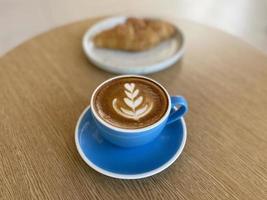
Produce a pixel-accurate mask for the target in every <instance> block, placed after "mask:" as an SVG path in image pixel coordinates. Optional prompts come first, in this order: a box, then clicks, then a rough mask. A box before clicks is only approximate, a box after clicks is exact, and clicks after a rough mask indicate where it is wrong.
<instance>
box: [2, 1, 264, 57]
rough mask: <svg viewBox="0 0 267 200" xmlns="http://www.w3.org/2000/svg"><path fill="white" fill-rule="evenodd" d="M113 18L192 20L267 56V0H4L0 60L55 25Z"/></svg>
mask: <svg viewBox="0 0 267 200" xmlns="http://www.w3.org/2000/svg"><path fill="white" fill-rule="evenodd" d="M111 14H127V15H131V14H135V15H139V14H141V15H144V14H145V15H152V16H155V15H156V16H168V17H174V18H185V19H190V20H193V21H196V22H199V23H202V24H207V25H210V26H213V27H217V28H219V29H221V30H224V31H226V32H228V33H231V34H233V35H235V36H238V37H240V38H242V39H243V40H245V41H247V42H248V43H250V44H252V45H253V46H255V47H256V48H258V49H261V50H262V51H264V52H265V53H267V0H235V1H232V0H202V1H198V0H142V1H131V0H98V1H95V0H45V1H44V0H0V27H1V31H0V56H1V55H3V54H5V53H6V52H7V51H9V50H11V49H12V48H14V47H15V46H17V45H18V44H20V43H22V42H23V41H25V40H27V39H29V38H31V37H33V36H35V35H37V34H39V33H42V32H44V31H47V30H49V29H52V28H53V27H56V26H60V25H63V24H66V23H70V22H73V21H77V20H80V19H84V18H88V17H93V16H102V15H111Z"/></svg>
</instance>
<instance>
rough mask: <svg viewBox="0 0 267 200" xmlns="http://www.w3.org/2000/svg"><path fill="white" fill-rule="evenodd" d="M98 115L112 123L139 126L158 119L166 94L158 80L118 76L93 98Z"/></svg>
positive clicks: (129, 126) (166, 103)
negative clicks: (156, 81)
mask: <svg viewBox="0 0 267 200" xmlns="http://www.w3.org/2000/svg"><path fill="white" fill-rule="evenodd" d="M93 98H94V99H93V105H92V106H93V107H94V110H95V111H96V113H97V115H98V116H99V117H100V118H101V119H102V120H104V121H105V122H107V123H109V124H110V125H112V126H115V127H118V128H123V129H139V128H144V127H147V126H150V125H152V124H154V123H156V122H157V121H159V120H160V119H161V118H162V117H163V116H164V114H165V113H166V112H167V109H168V106H169V105H168V104H169V102H168V96H167V94H166V92H165V91H164V90H163V89H162V87H161V86H160V85H158V84H157V83H155V82H153V81H151V80H148V79H145V78H142V77H134V76H133V77H121V78H117V79H113V80H111V81H109V82H106V83H104V84H103V85H102V86H100V88H98V90H97V91H96V93H95V95H94V97H93Z"/></svg>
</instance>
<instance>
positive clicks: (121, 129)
mask: <svg viewBox="0 0 267 200" xmlns="http://www.w3.org/2000/svg"><path fill="white" fill-rule="evenodd" d="M126 77H137V78H143V79H146V80H149V81H151V82H153V83H155V84H157V85H158V86H159V87H160V88H161V89H162V90H163V91H164V92H165V94H166V96H167V98H168V108H167V110H166V112H165V114H164V115H163V116H162V117H161V118H160V120H158V121H157V122H156V123H154V124H151V125H149V126H146V127H143V128H136V129H125V128H119V127H116V126H113V125H111V124H109V123H108V122H105V121H104V120H103V119H102V118H101V117H100V116H98V113H97V112H96V111H95V108H94V102H93V100H94V97H95V94H96V92H97V91H98V90H99V88H101V87H102V86H103V85H104V84H106V83H108V82H110V81H112V80H115V79H119V78H126ZM90 105H91V111H92V114H93V116H94V118H95V119H96V120H97V121H98V122H100V123H101V124H102V125H104V126H106V127H108V128H109V129H112V130H114V131H118V132H124V133H138V132H144V131H148V130H151V129H153V128H155V127H157V126H158V125H160V124H161V123H162V122H163V121H165V120H166V118H168V116H169V113H170V110H171V98H170V95H169V93H168V91H167V90H166V89H165V87H163V86H162V85H161V84H160V83H158V82H157V81H155V80H153V79H151V78H148V77H146V76H141V75H135V74H128V75H119V76H115V77H112V78H109V79H107V80H106V81H104V82H102V83H101V84H100V85H98V86H97V87H96V89H95V90H94V92H93V94H92V96H91V100H90Z"/></svg>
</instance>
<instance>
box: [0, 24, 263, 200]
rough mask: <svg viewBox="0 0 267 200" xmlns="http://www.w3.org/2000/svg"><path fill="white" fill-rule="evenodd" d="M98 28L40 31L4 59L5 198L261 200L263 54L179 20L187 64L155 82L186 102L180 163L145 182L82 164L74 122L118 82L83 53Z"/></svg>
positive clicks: (1, 190)
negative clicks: (99, 91) (93, 98)
mask: <svg viewBox="0 0 267 200" xmlns="http://www.w3.org/2000/svg"><path fill="white" fill-rule="evenodd" d="M97 20H98V19H90V20H86V21H82V22H78V23H74V24H71V25H67V26H64V27H60V28H57V29H54V30H52V31H50V32H47V33H44V34H42V35H40V36H37V37H35V38H33V39H31V40H29V41H27V42H25V43H24V44H22V45H20V46H18V47H17V48H15V49H14V50H13V51H11V52H9V53H8V54H6V55H5V56H4V57H2V58H1V59H0V105H1V107H0V127H1V131H0V156H1V159H0V199H71V200H73V199H109V200H110V199H138V200H140V199H190V200H194V199H197V200H199V199H242V200H243V199H254V200H256V199H259V200H262V199H265V198H266V197H267V56H266V55H264V54H263V53H261V52H260V51H258V50H256V49H254V48H253V47H251V46H249V45H248V44H246V43H244V42H242V41H240V40H239V39H237V38H235V37H233V36H230V35H228V34H225V33H223V32H221V31H218V30H215V29H213V28H209V27H206V26H202V25H198V24H196V23H192V22H188V21H182V20H177V24H178V25H179V26H180V27H181V29H182V30H183V31H184V33H185V36H186V54H185V57H184V59H183V60H182V61H181V62H179V63H177V64H176V65H175V66H173V67H171V68H169V69H167V70H165V71H161V72H159V73H156V74H152V75H150V77H152V78H154V79H156V80H158V81H159V82H160V83H162V84H163V85H164V86H166V88H167V89H168V90H169V92H170V93H171V94H180V95H183V96H185V97H186V98H187V99H188V101H189V106H190V111H189V113H188V115H187V116H186V118H185V119H186V123H187V127H188V139H187V143H186V147H185V149H184V152H183V153H182V155H181V156H180V157H179V159H178V160H177V161H176V162H175V163H174V164H173V165H172V166H171V167H169V168H168V169H167V170H165V171H164V172H162V173H160V174H158V175H155V176H153V177H150V178H146V179H141V180H128V181H126V180H117V179H113V178H109V177H106V176H104V175H101V174H99V173H98V172H96V171H94V170H93V169H91V168H90V167H88V166H87V165H86V164H85V162H84V161H83V160H82V159H81V157H80V156H79V154H78V152H77V150H76V147H75V143H74V129H75V125H76V121H77V119H78V117H79V115H80V114H81V112H82V110H83V109H84V108H85V107H86V106H87V105H88V104H89V99H90V95H91V94H92V92H93V90H94V88H95V87H96V86H97V85H98V84H99V83H101V82H102V81H104V80H106V79H107V78H109V77H112V76H114V74H110V73H107V72H104V71H102V70H100V69H98V68H96V67H95V66H93V65H92V64H90V62H89V61H88V60H87V58H86V56H85V55H84V53H83V51H82V46H81V39H82V36H83V34H84V32H85V31H86V29H87V28H88V27H89V26H91V25H92V24H93V23H95V22H96V21H97ZM107 153H108V152H107Z"/></svg>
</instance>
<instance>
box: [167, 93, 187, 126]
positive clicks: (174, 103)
mask: <svg viewBox="0 0 267 200" xmlns="http://www.w3.org/2000/svg"><path fill="white" fill-rule="evenodd" d="M187 111H188V104H187V101H186V100H185V98H184V97H182V96H171V111H170V115H169V118H168V121H167V124H171V123H173V122H175V121H176V120H178V119H180V118H181V117H182V116H184V114H185V113H187Z"/></svg>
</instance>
